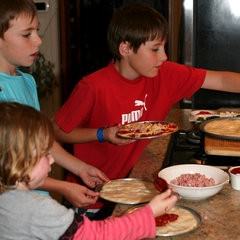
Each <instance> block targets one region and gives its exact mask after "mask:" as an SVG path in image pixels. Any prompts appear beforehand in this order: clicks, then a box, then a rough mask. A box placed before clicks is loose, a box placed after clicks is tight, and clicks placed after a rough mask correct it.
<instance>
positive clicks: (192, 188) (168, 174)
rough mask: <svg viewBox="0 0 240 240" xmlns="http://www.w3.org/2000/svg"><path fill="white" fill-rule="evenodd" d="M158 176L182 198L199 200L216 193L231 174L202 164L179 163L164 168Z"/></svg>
mask: <svg viewBox="0 0 240 240" xmlns="http://www.w3.org/2000/svg"><path fill="white" fill-rule="evenodd" d="M158 176H159V177H160V178H163V179H165V180H166V181H167V183H168V185H169V187H170V188H171V189H172V190H173V191H174V192H177V193H178V194H179V195H180V196H181V197H182V198H184V199H188V200H193V201H199V200H203V199H207V198H209V197H212V196H214V195H216V194H217V193H218V192H219V191H221V190H222V188H223V186H224V184H226V183H228V182H229V175H228V174H227V173H226V172H224V171H223V170H222V169H220V168H217V167H214V166H208V165H200V164H179V165H174V166H171V167H167V168H164V169H162V170H161V171H160V172H159V173H158Z"/></svg>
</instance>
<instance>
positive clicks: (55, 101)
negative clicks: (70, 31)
mask: <svg viewBox="0 0 240 240" xmlns="http://www.w3.org/2000/svg"><path fill="white" fill-rule="evenodd" d="M34 2H35V3H46V4H47V5H49V8H48V9H47V11H38V18H39V21H40V31H39V34H40V36H41V37H42V40H43V43H42V45H41V48H40V51H41V53H43V55H44V56H45V58H46V59H47V60H49V61H51V62H52V63H53V64H54V66H55V67H54V73H55V75H56V77H57V79H58V82H59V79H60V47H59V46H60V30H59V29H60V28H59V11H58V0H34ZM59 105H60V88H58V89H56V90H55V92H54V94H53V96H51V97H48V98H47V99H41V108H42V110H43V111H45V112H47V113H48V114H49V115H52V114H53V113H54V112H55V111H56V110H57V109H58V108H59Z"/></svg>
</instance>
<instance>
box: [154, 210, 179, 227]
mask: <svg viewBox="0 0 240 240" xmlns="http://www.w3.org/2000/svg"><path fill="white" fill-rule="evenodd" d="M177 219H178V215H177V214H173V213H171V214H169V213H165V214H163V215H161V216H159V217H156V218H155V222H156V226H157V227H162V226H165V225H167V224H168V223H169V222H174V221H176V220H177Z"/></svg>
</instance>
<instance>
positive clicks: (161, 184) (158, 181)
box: [154, 176, 168, 192]
mask: <svg viewBox="0 0 240 240" xmlns="http://www.w3.org/2000/svg"><path fill="white" fill-rule="evenodd" d="M154 185H155V188H156V189H157V190H158V191H159V192H164V191H166V190H167V189H168V183H167V182H166V180H164V179H163V178H160V177H158V176H156V177H154Z"/></svg>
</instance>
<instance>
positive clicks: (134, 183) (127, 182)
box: [100, 178, 159, 204]
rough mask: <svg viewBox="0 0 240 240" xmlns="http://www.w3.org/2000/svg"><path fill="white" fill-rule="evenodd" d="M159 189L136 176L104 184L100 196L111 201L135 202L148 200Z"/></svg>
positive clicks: (157, 192)
mask: <svg viewBox="0 0 240 240" xmlns="http://www.w3.org/2000/svg"><path fill="white" fill-rule="evenodd" d="M157 194H159V191H157V189H156V188H155V186H154V184H153V183H152V182H147V181H143V180H141V179H137V178H123V179H116V180H112V181H109V182H108V183H106V184H104V185H103V187H102V189H101V191H100V197H101V198H103V199H106V200H109V201H112V202H117V203H124V204H137V203H144V202H148V201H150V200H151V199H152V198H153V197H154V196H155V195H157Z"/></svg>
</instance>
